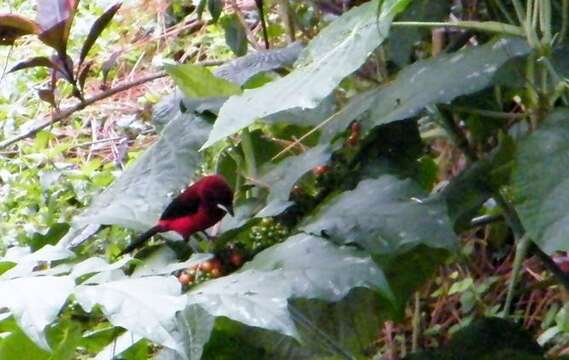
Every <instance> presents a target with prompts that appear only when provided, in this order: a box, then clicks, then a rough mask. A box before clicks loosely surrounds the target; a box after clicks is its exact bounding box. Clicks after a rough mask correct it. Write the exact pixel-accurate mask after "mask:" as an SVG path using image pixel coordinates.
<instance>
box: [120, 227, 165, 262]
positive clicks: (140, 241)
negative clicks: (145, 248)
mask: <svg viewBox="0 0 569 360" xmlns="http://www.w3.org/2000/svg"><path fill="white" fill-rule="evenodd" d="M160 231H162V228H161V227H160V225H156V226H154V227H152V228H150V229H149V230H148V231H146V232H144V233H142V234H140V236H139V237H138V238H137V239H136V240H134V241H133V242H132V243H131V244H130V245H129V246H127V247H126V248H125V249H124V250H123V251H121V253H120V255H124V254H126V253H129V252H131V251H132V250H134V249H136V248H137V247H139V246H140V245H142V244H144V243H145V242H146V240H148V239H150V238H151V237H153V236H154V235H156V234H158V233H159V232H160ZM120 255H119V256H120Z"/></svg>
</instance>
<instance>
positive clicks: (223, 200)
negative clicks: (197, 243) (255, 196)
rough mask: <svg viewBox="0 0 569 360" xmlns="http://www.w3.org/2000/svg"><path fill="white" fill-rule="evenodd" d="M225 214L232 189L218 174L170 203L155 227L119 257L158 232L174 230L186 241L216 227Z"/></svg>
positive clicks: (194, 186) (203, 179) (206, 178)
mask: <svg viewBox="0 0 569 360" xmlns="http://www.w3.org/2000/svg"><path fill="white" fill-rule="evenodd" d="M226 213H229V214H230V215H231V216H233V190H231V187H230V186H229V185H228V184H227V181H225V179H224V178H223V177H222V176H220V175H210V176H204V177H202V178H201V179H199V180H198V181H196V182H195V183H193V184H192V185H190V186H188V187H187V188H186V190H184V192H182V193H181V194H180V195H178V196H177V197H176V198H175V199H174V200H172V202H171V203H170V205H168V207H167V208H166V210H164V212H163V213H162V215H161V216H160V220H158V224H156V225H155V226H154V227H152V228H151V229H150V230H148V231H147V232H145V233H143V234H142V235H140V236H139V237H138V239H136V240H135V241H134V242H133V243H132V244H130V245H129V246H127V247H126V249H124V250H123V251H122V252H121V255H122V254H126V253H128V252H131V251H132V250H134V249H136V248H137V247H138V246H139V245H141V244H142V243H144V242H145V241H146V240H148V239H150V238H151V237H152V236H154V235H156V234H157V233H161V232H167V231H175V232H177V233H178V234H180V235H181V236H182V237H183V238H184V240H186V241H187V240H188V238H189V237H190V235H192V234H193V233H196V232H198V231H203V230H205V229H207V228H210V227H212V226H213V225H215V224H217V223H218V222H219V221H220V220H221V219H222V218H223V216H225V214H226Z"/></svg>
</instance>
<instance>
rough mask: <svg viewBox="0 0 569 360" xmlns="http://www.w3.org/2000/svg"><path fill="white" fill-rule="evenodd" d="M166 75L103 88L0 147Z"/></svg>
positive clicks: (162, 73)
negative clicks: (103, 89) (106, 88)
mask: <svg viewBox="0 0 569 360" xmlns="http://www.w3.org/2000/svg"><path fill="white" fill-rule="evenodd" d="M222 63H223V62H222V61H204V62H201V63H197V65H201V66H215V65H219V64H222ZM167 75H168V74H167V73H165V72H160V73H157V74H153V75H149V76H146V77H143V78H141V79H138V80H135V81H131V82H128V83H125V84H122V85H118V86H116V87H114V88H111V89H108V90H105V91H103V92H101V93H99V94H97V95H95V96H93V97H90V98H88V99H85V100H84V101H81V102H80V103H78V104H76V105H73V106H71V107H69V108H67V109H65V110H63V111H60V112H58V113H56V114H54V116H53V117H52V118H51V119H49V120H46V121H44V122H42V123H40V124H38V125H36V126H34V127H33V128H31V129H29V130H27V131H25V132H23V133H22V134H20V135H17V136H14V137H13V138H10V139H8V140H4V141H2V142H0V149H4V148H6V147H8V146H10V145H12V144H14V143H16V142H18V141H20V140H23V139H26V138H28V137H30V136H33V135H35V134H36V133H37V132H38V131H40V130H42V129H45V128H46V127H48V126H51V125H53V124H55V123H58V122H60V121H62V120H64V119H66V118H68V117H69V116H71V115H72V114H73V113H75V112H77V111H79V110H83V109H84V108H86V107H87V106H89V105H92V104H94V103H96V102H98V101H101V100H104V99H106V98H108V97H111V96H113V95H115V94H118V93H120V92H123V91H126V90H129V89H131V88H133V87H136V86H139V85H142V84H145V83H147V82H150V81H154V80H157V79H160V78H163V77H166V76H167Z"/></svg>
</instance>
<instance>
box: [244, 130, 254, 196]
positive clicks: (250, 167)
mask: <svg viewBox="0 0 569 360" xmlns="http://www.w3.org/2000/svg"><path fill="white" fill-rule="evenodd" d="M241 148H242V149H243V155H244V158H245V172H246V173H247V177H250V178H253V179H256V178H257V162H256V160H255V149H254V147H253V141H252V139H251V133H250V132H249V129H248V128H245V129H243V130H242V131H241ZM251 195H253V196H254V195H255V189H253V190H252V192H251Z"/></svg>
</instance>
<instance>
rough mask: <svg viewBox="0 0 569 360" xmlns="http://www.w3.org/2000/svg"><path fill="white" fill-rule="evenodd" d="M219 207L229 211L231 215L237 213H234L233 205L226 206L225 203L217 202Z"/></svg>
mask: <svg viewBox="0 0 569 360" xmlns="http://www.w3.org/2000/svg"><path fill="white" fill-rule="evenodd" d="M217 207H218V208H220V209H221V210H223V211H225V212H226V213H228V214H229V215H231V216H234V215H235V214H234V213H233V206H231V205H229V206H225V205H223V204H217Z"/></svg>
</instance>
